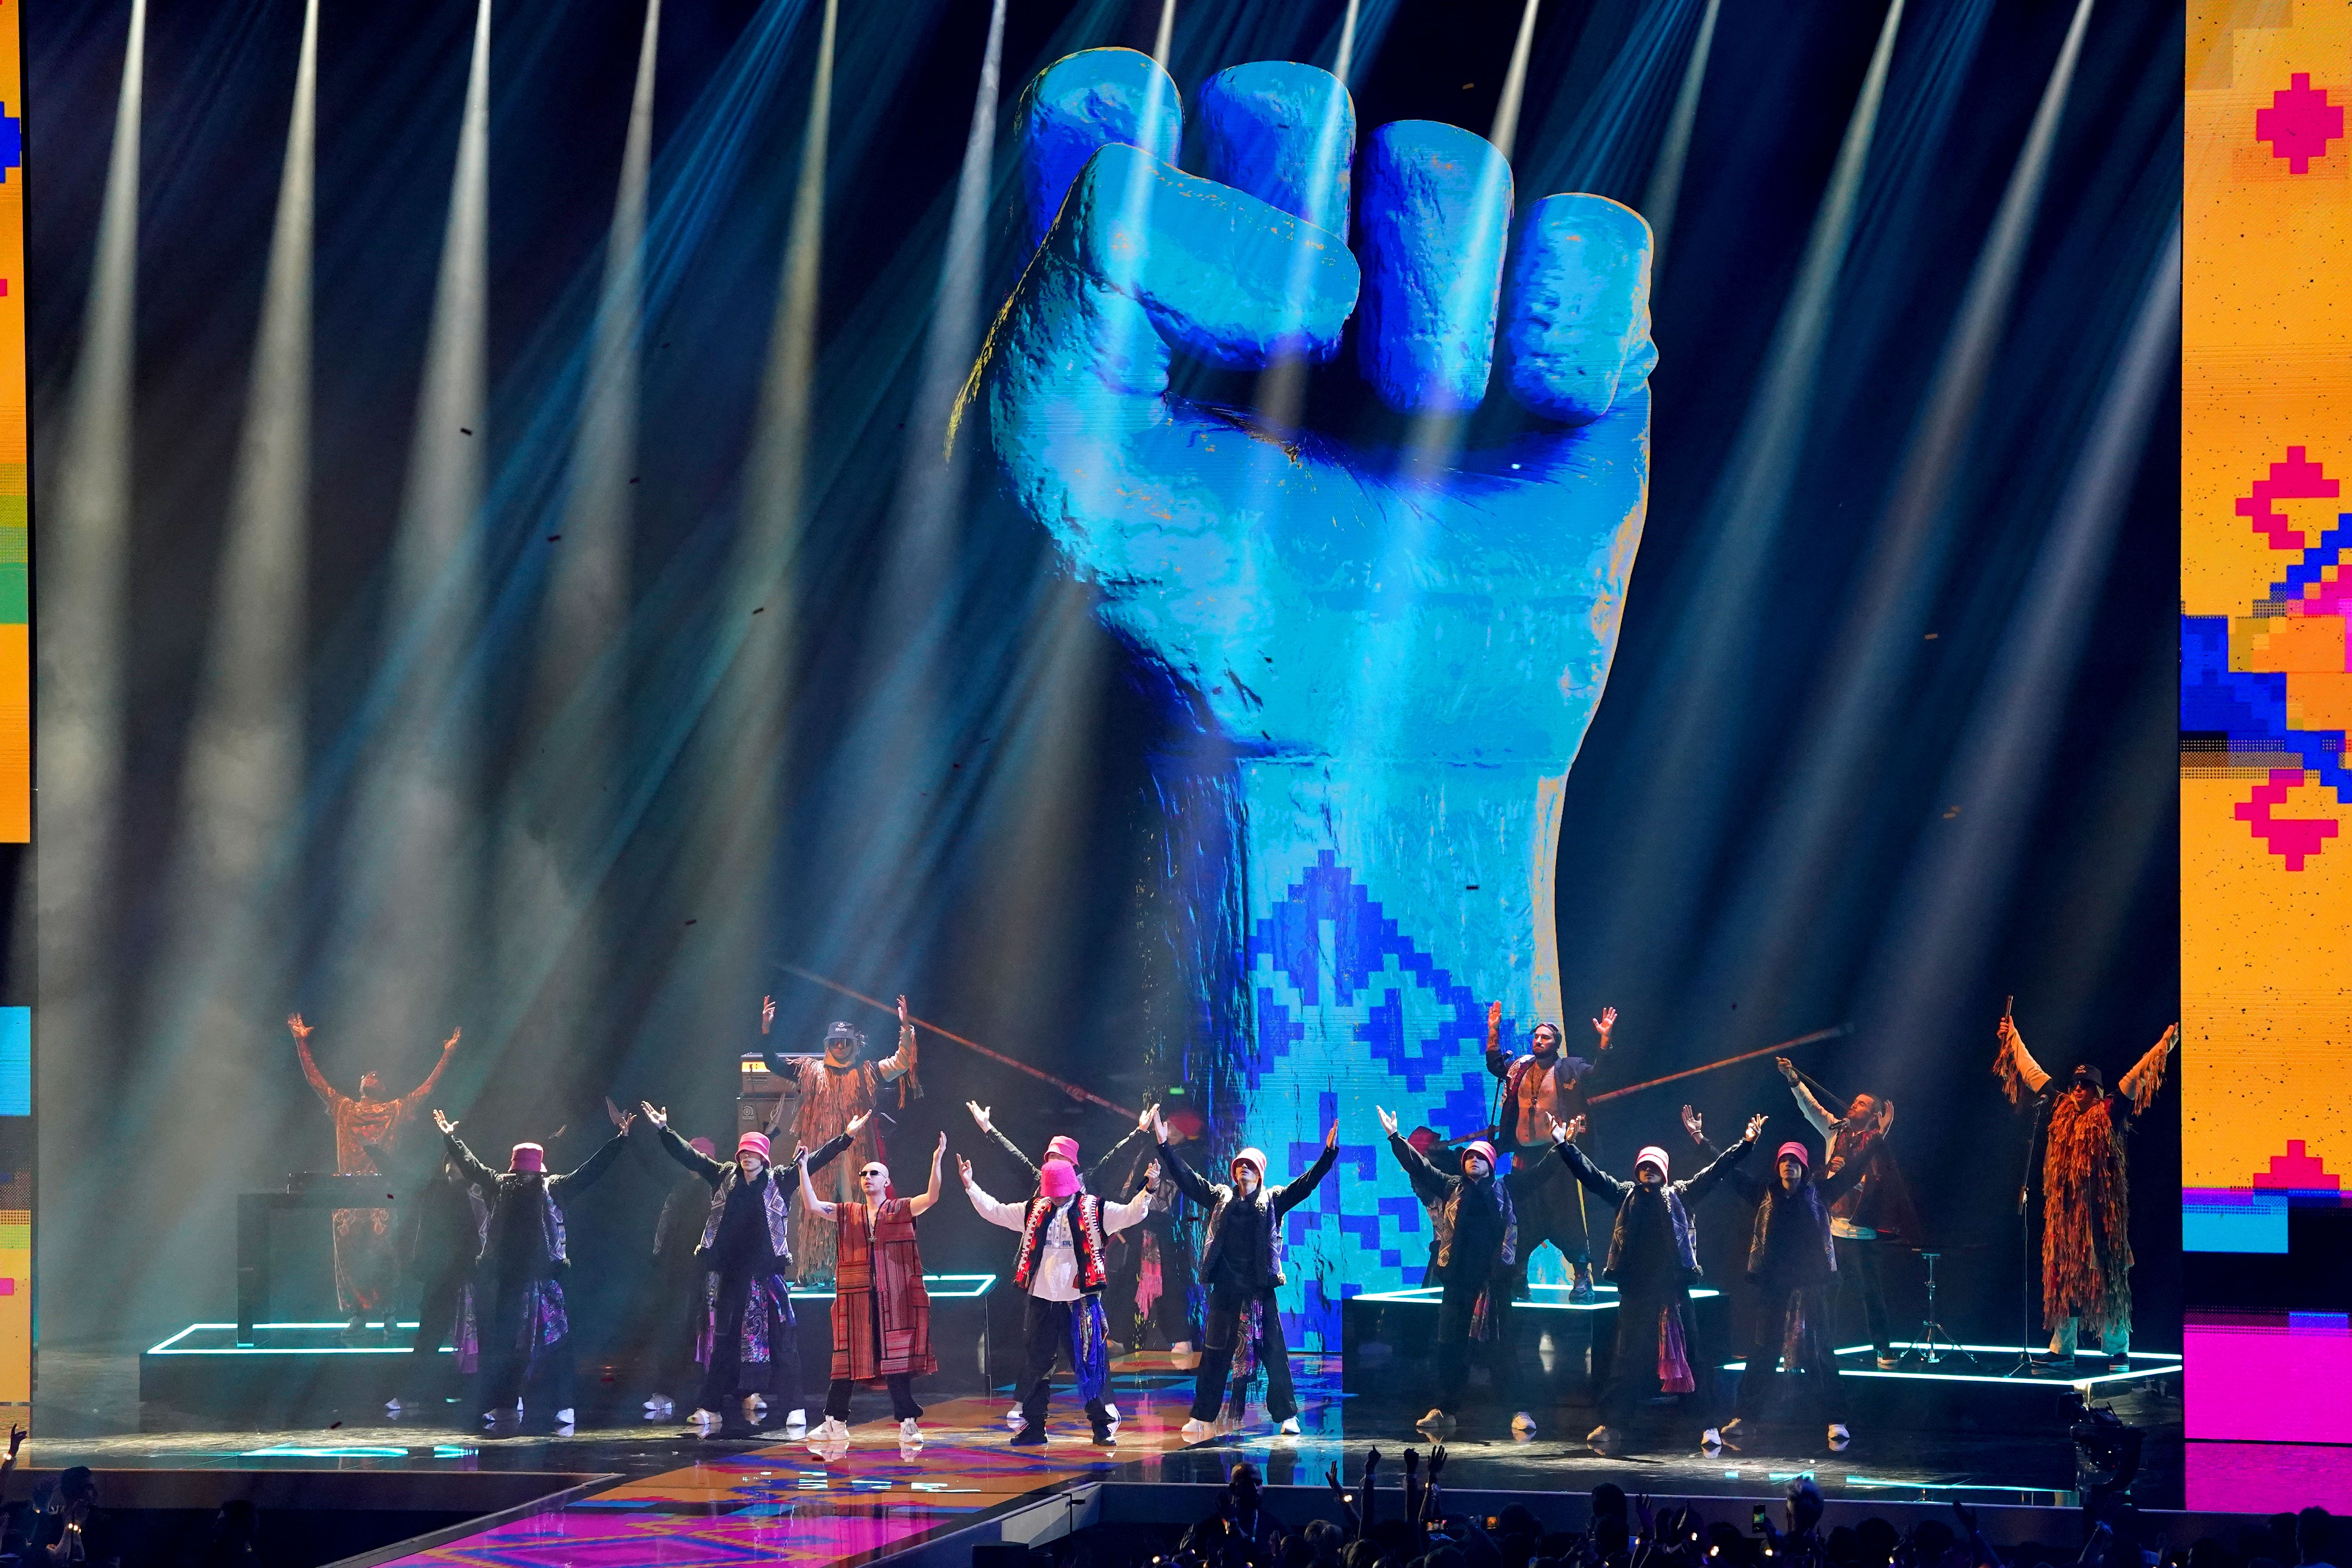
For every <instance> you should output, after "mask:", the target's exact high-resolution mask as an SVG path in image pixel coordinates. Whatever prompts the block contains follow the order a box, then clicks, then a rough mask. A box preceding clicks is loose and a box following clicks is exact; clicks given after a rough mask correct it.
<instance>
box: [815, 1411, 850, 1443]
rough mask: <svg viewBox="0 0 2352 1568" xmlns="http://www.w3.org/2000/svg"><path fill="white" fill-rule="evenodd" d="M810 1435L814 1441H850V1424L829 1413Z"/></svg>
mask: <svg viewBox="0 0 2352 1568" xmlns="http://www.w3.org/2000/svg"><path fill="white" fill-rule="evenodd" d="M808 1436H809V1441H810V1442H812V1443H846V1442H847V1441H849V1424H848V1423H847V1422H845V1421H838V1420H835V1418H834V1417H832V1416H830V1415H828V1416H826V1417H825V1418H824V1420H823V1421H822V1422H820V1423H818V1425H817V1427H816V1429H815V1430H814V1431H813V1432H811V1433H810V1434H809V1435H808Z"/></svg>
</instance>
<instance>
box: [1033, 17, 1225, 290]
mask: <svg viewBox="0 0 2352 1568" xmlns="http://www.w3.org/2000/svg"><path fill="white" fill-rule="evenodd" d="M1013 123H1014V127H1015V132H1016V134H1017V135H1018V136H1019V138H1020V142H1021V204H1022V214H1023V216H1024V218H1025V219H1026V221H1027V232H1028V236H1029V244H1030V246H1031V247H1032V248H1034V247H1035V246H1036V245H1037V243H1038V242H1039V241H1040V240H1042V239H1044V238H1045V231H1046V230H1047V229H1049V228H1051V227H1052V226H1054V215H1055V214H1056V213H1058V212H1059V211H1061V209H1062V198H1063V196H1064V195H1066V193H1067V192H1068V191H1069V188H1070V182H1071V181H1073V180H1075V179H1076V178H1077V176H1078V171H1079V170H1081V169H1083V168H1085V167H1086V166H1087V160H1088V159H1089V158H1092V157H1093V156H1094V155H1095V153H1097V151H1099V150H1100V149H1102V148H1104V147H1106V146H1108V145H1110V144H1112V143H1114V142H1125V143H1127V144H1129V145H1130V146H1136V147H1141V148H1142V149H1144V150H1145V151H1146V152H1148V153H1151V154H1153V155H1154V156H1155V157H1158V158H1160V159H1161V160H1162V161H1164V162H1168V163H1173V162H1174V161H1175V158H1176V151H1177V143H1178V142H1179V140H1180V139H1181V136H1182V133H1183V125H1184V108H1183V102H1182V100H1181V99H1180V98H1179V96H1178V94H1177V91H1176V84H1175V83H1174V82H1173V81H1171V80H1170V79H1169V77H1168V73H1167V72H1166V71H1164V70H1161V69H1160V67H1159V65H1158V63H1157V62H1155V61H1154V60H1153V59H1152V58H1151V57H1150V55H1145V54H1139V53H1137V52H1136V51H1135V50H1133V49H1082V50H1080V51H1079V52H1078V53H1076V54H1075V55H1069V56H1066V57H1065V58H1062V59H1059V60H1056V61H1055V62H1054V64H1052V65H1050V66H1047V67H1046V68H1045V69H1044V70H1042V71H1039V72H1038V73H1037V75H1036V78H1035V79H1034V80H1032V81H1031V82H1030V84H1029V88H1028V90H1027V91H1025V92H1024V93H1023V94H1022V95H1021V106H1020V109H1019V110H1017V111H1016V113H1015V114H1014V117H1013Z"/></svg>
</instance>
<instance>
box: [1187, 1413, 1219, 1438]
mask: <svg viewBox="0 0 2352 1568" xmlns="http://www.w3.org/2000/svg"><path fill="white" fill-rule="evenodd" d="M1177 1430H1179V1431H1180V1432H1181V1433H1182V1434H1183V1435H1184V1441H1186V1442H1187V1443H1197V1442H1199V1441H1200V1440H1201V1439H1202V1438H1203V1437H1209V1436H1215V1435H1216V1430H1217V1429H1216V1428H1215V1427H1214V1426H1210V1425H1209V1424H1208V1423H1207V1422H1206V1421H1202V1420H1201V1419H1199V1418H1198V1417H1194V1418H1193V1419H1191V1420H1188V1421H1186V1422H1185V1423H1184V1425H1183V1426H1181V1427H1179V1428H1177Z"/></svg>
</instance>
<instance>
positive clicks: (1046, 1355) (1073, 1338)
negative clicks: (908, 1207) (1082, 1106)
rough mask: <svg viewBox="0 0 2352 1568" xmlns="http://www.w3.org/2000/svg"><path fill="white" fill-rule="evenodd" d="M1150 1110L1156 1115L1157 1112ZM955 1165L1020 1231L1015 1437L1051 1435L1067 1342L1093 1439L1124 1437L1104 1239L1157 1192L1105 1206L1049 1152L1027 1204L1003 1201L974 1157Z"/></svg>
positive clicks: (980, 1201) (1023, 1442)
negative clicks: (1109, 1400) (1109, 1395)
mask: <svg viewBox="0 0 2352 1568" xmlns="http://www.w3.org/2000/svg"><path fill="white" fill-rule="evenodd" d="M1144 1115H1145V1117H1146V1118H1147V1119H1148V1118H1149V1117H1150V1112H1149V1111H1146V1112H1145V1113H1144ZM1073 1152H1075V1150H1074V1151H1073ZM956 1170H957V1172H958V1173H960V1174H961V1176H962V1177H963V1190H964V1195H965V1196H967V1197H969V1198H970V1199H971V1206H972V1207H973V1208H974V1209H975V1210H977V1211H978V1212H979V1214H980V1216H981V1217H982V1219H984V1220H987V1221H988V1222H989V1223H990V1224H991V1225H1000V1226H1003V1227H1004V1228H1005V1229H1007V1230H1010V1231H1013V1232H1016V1233H1017V1234H1018V1235H1019V1236H1020V1237H1021V1249H1020V1251H1019V1252H1018V1253H1017V1254H1015V1255H1014V1258H1013V1286H1014V1287H1015V1288H1016V1289H1019V1290H1021V1291H1022V1292H1023V1293H1024V1296H1025V1297H1026V1298H1027V1300H1026V1301H1025V1303H1024V1309H1023V1320H1022V1339H1023V1341H1024V1343H1025V1344H1026V1345H1027V1346H1028V1352H1029V1356H1028V1368H1027V1371H1026V1372H1025V1373H1024V1376H1023V1384H1022V1387H1023V1394H1022V1397H1021V1418H1022V1425H1021V1430H1020V1431H1019V1432H1017V1433H1015V1434H1013V1443H1014V1444H1015V1445H1017V1446H1019V1447H1036V1446H1038V1445H1040V1444H1042V1443H1044V1442H1045V1405H1046V1401H1047V1400H1048V1399H1050V1398H1051V1397H1052V1395H1053V1392H1054V1381H1053V1380H1054V1363H1055V1360H1057V1359H1058V1358H1059V1356H1060V1354H1061V1352H1062V1350H1063V1348H1064V1347H1065V1346H1066V1347H1068V1350H1069V1352H1070V1365H1071V1368H1072V1370H1073V1371H1074V1372H1075V1373H1076V1376H1077V1384H1078V1397H1079V1398H1081V1399H1083V1400H1084V1401H1086V1406H1087V1420H1088V1421H1089V1422H1091V1423H1092V1424H1093V1426H1094V1440H1095V1441H1096V1442H1097V1443H1098V1444H1102V1445H1104V1446H1105V1447H1108V1446H1109V1445H1110V1444H1111V1443H1113V1442H1115V1441H1117V1436H1116V1434H1115V1433H1114V1431H1113V1429H1112V1422H1113V1420H1114V1417H1113V1416H1112V1415H1111V1412H1110V1407H1109V1406H1108V1405H1105V1404H1104V1403H1103V1393H1104V1391H1105V1389H1106V1388H1107V1387H1108V1385H1109V1382H1110V1345H1109V1337H1110V1335H1109V1328H1108V1325H1107V1324H1106V1323H1105V1321H1103V1306H1102V1289H1103V1284H1104V1281H1105V1280H1107V1279H1108V1278H1109V1274H1110V1270H1109V1268H1108V1264H1107V1263H1106V1262H1105V1260H1104V1258H1103V1239H1104V1237H1108V1236H1109V1235H1110V1234H1112V1233H1113V1232H1115V1231H1121V1230H1125V1229H1126V1228H1127V1227H1128V1226H1131V1225H1133V1224H1135V1223H1136V1222H1137V1221H1138V1220H1139V1219H1141V1218H1142V1217H1143V1215H1144V1211H1145V1210H1146V1209H1147V1208H1149V1207H1150V1204H1151V1197H1150V1194H1148V1193H1140V1192H1139V1193H1138V1194H1135V1196H1133V1197H1131V1198H1129V1200H1128V1201H1127V1202H1125V1203H1123V1204H1107V1203H1105V1202H1103V1201H1102V1199H1100V1198H1098V1197H1097V1196H1095V1195H1094V1194H1091V1193H1087V1192H1085V1191H1082V1190H1081V1188H1080V1184H1079V1182H1078V1168H1077V1167H1076V1165H1074V1164H1072V1163H1070V1162H1069V1161H1068V1160H1066V1159H1059V1158H1055V1157H1052V1156H1049V1157H1048V1158H1047V1159H1046V1161H1045V1164H1044V1165H1043V1166H1042V1167H1040V1168H1039V1170H1038V1172H1037V1188H1038V1191H1037V1195H1036V1196H1035V1197H1033V1198H1031V1199H1030V1200H1029V1201H1028V1203H1026V1204H1025V1205H1019V1204H1008V1203H1000V1202H998V1201H997V1200H996V1199H994V1198H992V1197H990V1196H989V1195H988V1194H987V1193H986V1192H984V1191H982V1189H981V1186H980V1184H979V1183H977V1182H975V1181H973V1180H972V1179H971V1161H970V1160H966V1159H961V1158H959V1159H958V1160H957V1161H956Z"/></svg>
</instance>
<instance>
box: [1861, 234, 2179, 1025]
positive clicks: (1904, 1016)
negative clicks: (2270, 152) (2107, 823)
mask: <svg viewBox="0 0 2352 1568" xmlns="http://www.w3.org/2000/svg"><path fill="white" fill-rule="evenodd" d="M2180 268H2181V257H2180V217H2179V212H2178V211H2177V210H2176V211H2175V213H2174V215H2173V219H2172V224H2171V226H2170V228H2169V229H2168V231H2167V233H2166V235H2165V237H2164V240H2163V243H2162V245H2161V247H2160V248H2159V250H2158V254H2157V257H2156V258H2155V260H2154V262H2153V264H2152V265H2151V266H2150V268H2149V269H2148V273H2147V281H2146V282H2145V283H2144V284H2143V286H2142V289H2141V293H2140V302H2139V310H2138V311H2137V316H2136V318H2135V320H2134V321H2133V323H2132V327H2131V331H2130V335H2129V336H2128V338H2127V339H2126V342H2125V346H2124V352H2123V353H2122V355H2121V357H2120V358H2119V359H2118V360H2117V362H2116V369H2115V372H2114V374H2112V376H2111V377H2110V379H2109V381H2108V383H2107V387H2106V392H2105V395H2104V396H2103V397H2102V398H2101V400H2100V405H2099V408H2098V411H2097V413H2096V415H2095V416H2094V418H2093V421H2092V424H2091V427H2090V435H2089V439H2088V440H2087V441H2086V443H2085V444H2084V448H2083V451H2082V455H2081V457H2080V458H2077V460H2076V462H2075V465H2074V471H2073V473H2072V474H2070V475H2069V476H2068V479H2067V484H2066V488H2065V489H2064V490H2063V492H2062V493H2061V495H2060V497H2059V500H2058V502H2057V504H2056V506H2055V507H2053V509H2052V511H2051V518H2052V520H2053V521H2052V526H2051V529H2050V531H2049V532H2048V533H2047V534H2045V535H2044V536H2043V539H2042V547H2041V550H2040V551H2039V552H2037V554H2036V556H2035V559H2034V563H2033V570H2032V573H2031V574H2029V575H2028V576H2027V578H2026V588H2025V592H2024V594H2023V595H2022V596H2021V598H2020V600H2019V603H2018V605H2017V608H2016V610H2015V611H2014V612H2013V613H2012V614H2011V616H2010V621H2009V626H2008V629H2007V631H2006V632H2005V633H2004V634H2003V636H2002V637H2001V640H2000V648H1999V651H1998V652H1997V653H1996V654H1995V655H1994V658H1993V665H1992V668H1991V669H1990V671H1988V672H1987V675H1986V678H1985V682H1984V685H1983V686H1982V688H1980V689H1979V695H1978V698H1977V702H1976V707H1975V710H1974V711H1973V712H1972V714H1971V715H1970V718H1969V728H1968V730H1967V731H1966V732H1965V733H1964V735H1963V737H1962V740H1961V743H1960V744H1959V745H1958V747H1956V748H1955V749H1954V752H1953V759H1952V766H1951V769H1950V773H1949V774H1948V779H1947V783H1946V785H1945V790H1944V793H1941V794H1938V795H1935V796H1933V797H1932V798H1933V799H1935V800H1937V801H1954V802H1957V803H1958V805H1959V813H1958V816H1956V817H1954V818H1953V819H1952V820H1951V822H1950V823H1946V822H1944V821H1942V820H1941V819H1940V818H1939V819H1938V820H1937V821H1936V823H1935V828H1936V829H1937V831H1933V832H1930V833H1927V834H1926V835H1924V836H1923V837H1922V840H1921V844H1922V848H1921V852H1920V854H1919V856H1918V858H1916V860H1915V862H1914V865H1913V868H1912V872H1911V874H1910V875H1909V876H1908V877H1907V878H1906V880H1905V886H1904V889H1903V892H1902V895H1901V897H1900V898H1899V899H1898V900H1897V901H1896V904H1895V919H1894V920H1893V921H1890V922H1889V926H1890V931H1891V932H1892V934H1891V936H1890V937H1889V939H1888V940H1887V942H1885V945H1884V946H1883V947H1882V948H1881V950H1880V952H1879V953H1878V955H1877V956H1876V959H1875V961H1874V963H1873V964H1872V968H1871V973H1872V980H1873V984H1872V985H1871V988H1870V991H1869V992H1868V993H1867V994H1866V995H1865V999H1864V1004H1863V1006H1862V1008H1861V1010H1860V1012H1859V1013H1858V1014H1857V1016H1859V1017H1862V1018H1864V1020H1865V1026H1868V1027H1873V1028H1874V1030H1875V1031H1876V1032H1877V1033H1878V1034H1879V1036H1880V1037H1882V1038H1886V1039H1924V1038H1927V1037H1931V1036H1933V1035H1935V1034H1936V1033H1937V1031H1939V1030H1941V1029H1943V1028H1944V1027H1945V1026H1947V1021H1948V1019H1949V1018H1950V1017H1951V1016H1952V1015H1953V1012H1954V1010H1955V1009H1956V1007H1957V1006H1958V1003H1959V999H1960V994H1961V992H1962V990H1963V989H1964V988H1965V986H1966V985H1967V984H1968V983H1969V979H1970V977H1971V976H1972V975H1974V973H1976V971H1977V968H1978V966H1979V964H1980V963H1982V961H1983V957H1984V954H1985V952H1986V951H1987V948H1988V945H1989V943H1990V934H1989V933H1990V931H1991V930H1992V929H1993V922H1994V920H1995V917H1996V916H1997V914H1998V911H1999V909H2000V904H2001V902H2002V901H2003V900H2005V899H2006V898H2007V897H2008V894H2009V890H2010V889H2011V885H2012V884H2013V881H2014V879H2015V876H2016V871H2017V860H2018V855H2019V852H2020V849H2021V847H2022V845H2023V843H2024V841H2025V836H2026V833H2027V830H2028V829H2029V827H2030V826H2031V816H2030V814H2031V812H2032V809H2033V808H2034V806H2035V805H2036V804H2038V803H2039V802H2040V800H2041V798H2042V782H2043V780H2044V779H2045V778H2046V777H2047V776H2048V773H2049V771H2050V766H2051V759H2052V756H2053V752H2055V750H2056V746H2057V737H2058V727H2059V723H2060V721H2061V720H2062V719H2063V717H2064V713H2065V708H2066V703H2067V701H2068V700H2069V699H2070V698H2071V696H2072V695H2073V690H2074V674H2075V670H2076V668H2077V667H2078V666H2079V665H2080V663H2081V660H2082V653H2083V645H2084V640H2085V639H2086V637H2088V636H2089V633H2090V627H2091V623H2092V619H2093V611H2094V609H2095V606H2096V605H2097V603H2098V596H2099V591H2100V586H2101V584H2102V582H2103V580H2104V577H2105V572H2106V569H2107V563H2108V562H2109V560H2110V559H2111V557H2112V556H2113V554H2114V550H2115V541H2116V530H2117V528H2118V526H2119V525H2120V523H2121V521H2122V518H2123V509H2124V505H2125V503H2126V501H2127V500H2129V499H2130V497H2131V491H2132V479H2133V474H2134V472H2135V471H2136V470H2137V467H2138V465H2139V461H2140V456H2141V453H2142V452H2143V451H2144V450H2145V448H2146V447H2147V438H2148V432H2149V429H2150V426H2152V425H2153V423H2154V420H2155V417H2156V411H2157V408H2158V404H2159V402H2160V400H2161V399H2162V397H2163V396H2164V394H2165V390H2166V386H2167V383H2168V378H2169V377H2170V376H2171V375H2172V374H2173V373H2174V371H2175V370H2176V368H2177V366H2178V361H2177V358H2176V357H2175V351H2176V345H2177V344H2178V342H2179V331H2180V275H2181V273H2180Z"/></svg>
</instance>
